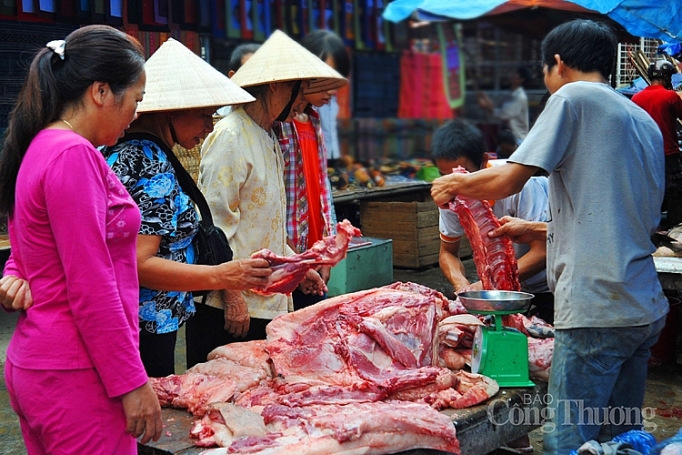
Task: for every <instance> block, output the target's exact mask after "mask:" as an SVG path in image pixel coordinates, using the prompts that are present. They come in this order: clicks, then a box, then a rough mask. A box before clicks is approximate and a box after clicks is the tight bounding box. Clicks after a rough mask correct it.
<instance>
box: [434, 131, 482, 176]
mask: <svg viewBox="0 0 682 455" xmlns="http://www.w3.org/2000/svg"><path fill="white" fill-rule="evenodd" d="M485 151H486V145H485V139H484V138H483V133H481V130H479V129H478V128H477V127H476V126H474V125H473V124H472V123H471V122H469V121H467V120H464V119H455V120H451V121H449V122H447V123H446V124H444V125H443V126H441V127H440V128H438V129H437V130H436V131H435V132H434V133H433V137H432V138H431V159H432V160H434V161H436V160H448V161H454V160H457V159H460V158H467V159H469V160H470V161H471V162H472V163H474V164H475V165H476V166H477V167H479V168H480V167H481V166H482V165H483V155H484V153H485Z"/></svg>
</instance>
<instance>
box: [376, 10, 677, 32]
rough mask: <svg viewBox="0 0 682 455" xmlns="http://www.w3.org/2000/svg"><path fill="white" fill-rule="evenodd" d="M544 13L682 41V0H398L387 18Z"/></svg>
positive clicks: (423, 18) (438, 17) (471, 17)
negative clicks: (597, 19) (596, 20)
mask: <svg viewBox="0 0 682 455" xmlns="http://www.w3.org/2000/svg"><path fill="white" fill-rule="evenodd" d="M540 10H554V11H556V12H562V13H564V15H562V18H564V20H568V19H570V18H571V17H589V16H593V15H597V16H599V15H601V16H605V17H607V18H609V19H610V20H612V21H614V22H616V23H617V24H619V25H620V26H622V27H623V28H624V29H625V30H626V31H627V32H628V33H629V34H630V35H632V36H636V37H640V36H641V37H649V38H658V39H661V40H664V41H668V42H669V41H674V40H677V41H682V20H680V17H682V1H680V0H477V1H472V0H395V1H393V2H391V3H389V4H388V6H387V7H386V9H385V11H384V14H383V17H384V18H385V19H387V20H390V21H392V22H400V21H402V20H404V19H407V18H408V17H410V16H411V15H412V14H413V13H415V12H416V13H417V16H418V17H419V18H420V19H422V20H425V19H426V20H428V19H440V20H443V19H457V20H462V21H465V20H471V19H476V18H479V17H482V16H486V17H492V16H497V17H499V16H500V15H503V14H506V13H518V14H515V16H516V17H520V15H521V13H531V14H534V13H536V12H537V11H540ZM553 25H554V24H553ZM524 26H525V24H524Z"/></svg>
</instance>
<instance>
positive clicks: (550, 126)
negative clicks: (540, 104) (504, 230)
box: [509, 82, 668, 329]
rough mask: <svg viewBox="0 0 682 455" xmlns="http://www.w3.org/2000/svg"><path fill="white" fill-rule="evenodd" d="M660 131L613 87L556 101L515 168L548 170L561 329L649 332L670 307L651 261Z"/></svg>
mask: <svg viewBox="0 0 682 455" xmlns="http://www.w3.org/2000/svg"><path fill="white" fill-rule="evenodd" d="M662 150H663V138H662V136H661V132H660V131H659V129H658V127H657V126H656V123H654V121H653V120H652V119H651V117H649V115H648V114H647V113H646V112H645V111H643V110H642V109H640V108H639V107H637V106H636V105H635V104H634V103H632V102H631V101H630V100H628V99H627V98H625V97H624V96H622V95H620V94H618V93H617V92H616V91H615V90H613V89H611V88H610V87H609V86H608V85H606V84H601V83H593V82H573V83H570V84H567V85H565V86H563V87H561V89H559V90H558V91H557V92H556V93H554V94H553V95H552V96H551V97H550V98H549V101H548V102H547V105H546V107H545V109H544V111H543V112H542V114H541V115H540V117H538V119H537V122H536V123H535V125H534V126H533V128H532V129H531V131H530V133H529V134H528V137H527V138H526V140H525V141H524V142H523V143H522V144H521V145H520V146H519V148H518V149H517V150H516V151H515V152H514V154H513V155H512V156H511V157H510V158H509V161H511V162H516V163H520V164H525V165H529V166H537V167H540V168H542V169H544V170H546V171H547V172H549V174H550V175H549V208H550V222H549V225H548V232H547V242H548V245H547V280H548V283H549V286H550V289H551V290H552V292H554V297H555V316H554V325H555V327H556V328H559V329H569V328H580V327H628V326H639V325H646V324H649V323H651V322H654V321H656V320H658V319H659V318H661V317H663V316H664V315H665V314H666V312H667V309H668V305H667V301H666V298H665V296H664V295H663V291H662V289H661V285H660V282H659V280H658V276H657V273H656V269H655V267H654V262H653V258H652V256H651V253H653V251H654V246H653V244H652V243H651V240H650V237H651V234H652V233H653V232H654V231H655V230H656V228H657V226H658V223H659V221H660V208H661V201H662V199H663V188H664V160H663V154H662V153H661V151H662Z"/></svg>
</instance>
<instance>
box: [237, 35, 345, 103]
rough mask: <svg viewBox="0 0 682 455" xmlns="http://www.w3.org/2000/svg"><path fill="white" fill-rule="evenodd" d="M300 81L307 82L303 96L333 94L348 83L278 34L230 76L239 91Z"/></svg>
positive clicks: (335, 72) (324, 64)
mask: <svg viewBox="0 0 682 455" xmlns="http://www.w3.org/2000/svg"><path fill="white" fill-rule="evenodd" d="M303 79H305V80H310V87H309V88H308V89H306V93H315V92H323V91H325V90H333V89H337V88H339V87H343V86H344V85H346V84H347V83H348V80H347V79H346V78H345V77H343V76H341V75H340V74H339V73H338V72H337V71H336V70H334V69H333V68H332V67H331V66H329V65H327V64H326V63H324V62H323V61H322V60H321V59H320V58H319V57H318V56H316V55H315V54H313V53H312V52H310V51H308V50H307V49H306V48H305V47H303V46H301V45H300V44H298V43H297V42H296V41H294V40H292V39H291V38H289V37H288V36H287V35H286V33H284V32H282V31H279V30H275V31H274V32H273V34H272V35H271V36H270V38H268V39H267V40H266V41H265V42H264V43H263V45H262V46H261V47H260V48H259V49H258V50H257V51H256V52H255V53H254V54H253V55H252V56H251V57H250V58H249V59H248V60H247V61H246V63H244V65H242V67H241V68H239V70H238V71H237V72H236V73H234V75H233V76H232V80H233V81H234V82H235V83H236V84H238V85H239V86H240V87H251V86H254V85H261V84H268V83H270V82H284V81H296V80H303Z"/></svg>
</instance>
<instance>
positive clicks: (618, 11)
mask: <svg viewBox="0 0 682 455" xmlns="http://www.w3.org/2000/svg"><path fill="white" fill-rule="evenodd" d="M570 1H571V2H573V3H575V4H576V5H580V6H582V7H584V8H588V9H592V10H595V11H598V12H599V13H601V14H605V15H606V16H608V17H610V18H611V19H613V20H614V21H616V22H618V23H619V24H620V25H622V26H623V28H625V30H627V31H628V33H630V34H631V35H633V36H644V37H648V38H658V39H660V40H663V41H668V42H669V41H682V20H681V19H682V18H681V17H680V16H681V15H682V2H681V1H680V0H570Z"/></svg>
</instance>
